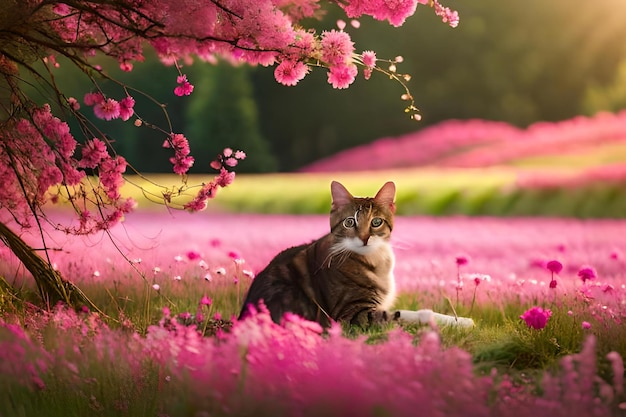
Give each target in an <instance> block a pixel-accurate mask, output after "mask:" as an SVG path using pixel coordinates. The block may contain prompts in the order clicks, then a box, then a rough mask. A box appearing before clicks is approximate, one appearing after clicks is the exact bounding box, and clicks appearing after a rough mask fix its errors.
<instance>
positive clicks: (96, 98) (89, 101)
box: [83, 92, 104, 106]
mask: <svg viewBox="0 0 626 417" xmlns="http://www.w3.org/2000/svg"><path fill="white" fill-rule="evenodd" d="M83 101H84V102H85V104H86V105H88V106H93V105H96V104H98V103H102V102H103V101H104V96H103V95H102V93H100V92H96V93H87V94H85V97H83Z"/></svg>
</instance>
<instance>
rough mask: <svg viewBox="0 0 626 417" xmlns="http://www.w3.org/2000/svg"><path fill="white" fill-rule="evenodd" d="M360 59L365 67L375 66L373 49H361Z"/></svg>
mask: <svg viewBox="0 0 626 417" xmlns="http://www.w3.org/2000/svg"><path fill="white" fill-rule="evenodd" d="M361 60H362V61H363V65H365V66H366V67H369V68H374V67H375V66H376V53H375V52H374V51H363V53H362V54H361Z"/></svg>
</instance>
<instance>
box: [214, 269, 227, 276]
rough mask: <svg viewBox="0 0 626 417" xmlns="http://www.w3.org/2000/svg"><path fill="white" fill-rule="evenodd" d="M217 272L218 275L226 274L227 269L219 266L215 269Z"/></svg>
mask: <svg viewBox="0 0 626 417" xmlns="http://www.w3.org/2000/svg"><path fill="white" fill-rule="evenodd" d="M215 273H216V274H217V275H226V269H225V268H217V269H216V270H215Z"/></svg>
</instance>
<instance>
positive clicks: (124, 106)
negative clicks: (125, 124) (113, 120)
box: [120, 96, 135, 121]
mask: <svg viewBox="0 0 626 417" xmlns="http://www.w3.org/2000/svg"><path fill="white" fill-rule="evenodd" d="M133 107H135V99H134V98H132V97H131V96H127V97H125V98H123V99H122V101H120V119H122V120H123V121H126V120H128V119H130V118H131V117H132V115H133V114H135V110H134V109H133Z"/></svg>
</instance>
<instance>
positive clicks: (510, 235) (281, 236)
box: [0, 150, 626, 417]
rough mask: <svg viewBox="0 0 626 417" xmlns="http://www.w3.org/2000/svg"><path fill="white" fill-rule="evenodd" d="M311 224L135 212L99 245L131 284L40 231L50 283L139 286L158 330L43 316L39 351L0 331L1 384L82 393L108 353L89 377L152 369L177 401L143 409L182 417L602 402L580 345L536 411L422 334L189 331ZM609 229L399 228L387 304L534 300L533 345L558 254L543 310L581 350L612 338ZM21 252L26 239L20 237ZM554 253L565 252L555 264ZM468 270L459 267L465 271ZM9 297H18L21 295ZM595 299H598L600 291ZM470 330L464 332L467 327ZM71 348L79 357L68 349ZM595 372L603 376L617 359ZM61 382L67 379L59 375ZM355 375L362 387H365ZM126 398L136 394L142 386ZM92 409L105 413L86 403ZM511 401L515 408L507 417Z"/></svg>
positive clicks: (94, 249) (484, 224) (10, 261)
mask: <svg viewBox="0 0 626 417" xmlns="http://www.w3.org/2000/svg"><path fill="white" fill-rule="evenodd" d="M224 155H230V156H228V157H232V155H235V152H234V151H232V150H230V151H229V150H226V151H225V152H224ZM64 215H65V214H63V213H59V216H61V217H62V216H64ZM327 223H328V219H327V216H264V215H241V214H238V215H229V214H207V215H202V216H200V215H192V214H189V213H186V212H167V211H165V210H163V212H162V213H159V212H158V210H153V211H151V212H138V213H135V214H134V215H133V216H130V217H128V218H127V219H126V221H125V222H124V223H123V224H122V225H119V226H117V227H115V228H113V229H112V231H111V232H112V237H113V239H114V242H115V245H116V246H117V248H120V249H121V250H122V251H123V253H124V255H125V256H126V257H127V258H128V259H131V260H133V268H136V270H137V271H139V272H140V273H143V274H144V277H145V279H147V282H146V281H144V279H142V278H141V277H140V276H138V275H137V273H136V272H133V271H134V270H133V269H131V268H130V266H129V265H128V264H127V263H125V262H124V261H123V260H121V259H120V257H119V256H120V254H119V253H118V252H117V249H116V248H115V246H114V245H113V243H112V242H111V241H109V240H108V239H102V238H99V237H94V236H89V237H87V236H86V237H84V238H81V237H79V238H78V239H75V240H74V239H70V238H68V237H67V236H64V235H63V234H61V233H56V232H50V236H51V237H52V238H53V239H54V242H55V246H57V247H62V248H63V249H64V252H60V251H59V252H57V251H54V252H51V254H50V255H51V257H52V261H53V262H54V264H55V265H56V267H57V268H58V269H59V270H60V271H61V272H62V273H63V274H64V275H65V276H68V277H71V279H72V281H73V282H75V283H76V284H78V285H81V286H86V288H88V287H89V286H93V285H106V286H108V288H110V291H113V290H114V289H115V288H117V289H118V290H119V289H123V290H124V291H131V293H132V294H136V293H142V292H143V290H142V288H144V286H145V285H147V286H148V289H149V290H150V291H149V296H150V297H152V303H153V304H157V305H156V306H155V308H157V309H159V310H158V311H159V315H158V317H161V314H162V315H163V318H162V319H161V321H160V323H159V324H156V325H153V326H151V327H150V328H149V329H148V333H147V335H146V336H140V335H138V334H136V333H134V332H132V331H131V332H128V331H126V332H120V331H115V330H112V329H110V328H108V326H107V325H106V324H104V323H103V322H101V321H100V320H99V319H98V316H97V315H94V314H91V313H89V312H88V311H83V312H80V313H74V312H71V311H68V310H65V309H57V310H55V311H54V312H53V313H52V314H51V315H49V316H47V317H48V318H47V319H46V320H47V321H41V322H40V323H38V324H36V325H35V324H31V325H30V329H31V330H30V331H33V329H37V328H39V326H42V325H44V324H45V323H50V324H51V325H52V326H54V327H55V328H58V329H59V330H56V331H57V332H61V333H60V334H61V335H62V337H61V338H60V339H59V340H58V342H57V343H51V344H47V345H45V346H47V347H45V348H44V347H43V346H42V345H41V344H40V343H39V341H38V340H37V339H36V338H32V337H30V336H28V335H27V334H26V333H25V332H24V331H23V330H22V329H21V327H19V326H17V327H11V325H9V324H8V323H6V322H2V321H0V344H2V346H3V352H4V353H3V355H5V357H6V355H14V356H12V357H13V358H17V359H14V360H11V361H2V362H0V376H1V375H5V376H6V375H9V376H11V377H12V378H14V379H13V380H14V381H15V383H16V384H23V386H27V387H31V388H32V389H34V390H44V392H46V390H47V389H49V388H48V387H56V388H55V389H59V388H58V387H59V386H63V384H66V383H67V384H76V383H78V384H79V386H82V385H85V384H87V385H86V386H89V385H88V382H87V381H88V380H89V378H90V375H92V372H93V370H92V368H91V366H93V365H90V359H88V358H90V357H91V355H92V353H90V352H92V351H93V352H94V354H95V353H96V352H108V356H104V357H100V358H101V359H99V362H98V363H100V364H102V366H105V367H107V369H108V370H109V371H108V372H116V371H115V370H120V369H126V370H129V371H130V372H133V373H134V375H135V378H139V379H141V378H147V376H145V375H144V370H145V368H143V367H142V366H141V364H142V363H144V364H145V363H146V362H145V361H146V360H147V361H149V362H148V363H150V364H152V365H151V366H155V367H156V368H157V369H159V372H158V373H155V374H154V375H153V376H151V377H150V378H155V380H154V383H155V384H157V383H158V384H164V386H171V387H179V388H180V389H181V390H183V391H184V392H185V395H180V393H178V391H176V392H175V393H172V392H171V391H168V390H165V391H161V393H160V394H159V395H156V396H153V397H151V398H155V399H154V400H153V401H157V402H161V401H162V403H160V404H161V406H162V407H163V409H164V410H167V409H168V407H170V406H173V405H172V404H180V403H179V402H177V401H182V400H181V399H179V400H176V399H175V398H185V399H186V401H189V404H194V406H197V407H199V408H198V410H202V409H208V408H210V409H212V408H211V407H215V406H218V407H227V409H224V410H223V413H222V414H224V415H231V414H238V413H239V412H243V411H242V410H243V408H242V407H245V406H246V404H248V405H250V404H254V407H255V412H257V413H261V412H262V411H263V410H266V409H265V408H263V407H269V408H267V410H266V411H267V412H268V413H270V412H272V413H275V412H277V411H276V410H281V411H280V412H281V413H287V414H291V413H292V411H293V412H295V411H297V410H300V411H302V410H305V411H304V413H303V414H302V413H301V415H305V416H306V415H309V414H311V415H318V414H319V407H320V406H323V407H324V409H325V410H326V411H325V415H337V416H341V415H346V413H358V414H359V415H366V414H368V413H370V412H371V411H372V410H374V409H377V410H381V409H384V410H385V411H386V412H389V413H391V414H393V415H399V416H403V415H407V416H409V415H414V413H415V410H416V409H418V408H419V409H420V410H425V412H428V413H434V414H437V413H441V414H444V415H468V414H467V413H469V414H471V415H501V416H509V415H510V416H516V417H518V416H522V417H526V416H528V417H531V416H532V417H538V416H544V415H545V416H548V415H550V416H553V415H554V414H553V410H554V409H559V410H561V411H562V413H565V414H563V415H567V413H574V414H576V413H579V412H581V410H584V411H585V412H586V413H588V414H590V415H594V414H598V413H600V414H602V413H606V411H607V407H609V403H607V402H606V400H604V399H599V397H597V396H596V394H594V393H595V392H597V391H595V390H594V389H590V388H589V386H588V385H586V384H587V383H586V382H585V381H587V380H592V379H593V378H592V377H585V378H583V377H582V375H595V372H596V370H595V366H596V365H595V356H594V355H595V354H594V340H593V339H589V340H588V341H587V344H586V345H585V346H586V348H585V349H586V350H583V351H582V352H581V353H580V354H577V355H573V356H571V357H566V360H565V362H564V365H563V368H562V370H561V371H560V372H558V373H553V374H551V376H547V375H546V377H545V378H544V380H545V382H544V385H542V387H543V389H544V390H545V394H543V396H541V397H537V396H535V395H533V394H531V393H530V392H529V391H528V390H525V389H523V388H521V387H520V386H518V385H514V384H512V383H511V382H510V381H509V380H508V379H507V377H506V376H504V375H498V373H497V372H495V371H494V372H493V373H491V374H489V375H479V374H477V373H475V370H474V366H473V363H472V357H471V356H470V354H469V353H467V352H465V351H463V350H461V349H458V348H444V347H443V345H442V343H441V341H440V339H439V336H438V335H437V334H435V333H433V332H428V331H427V332H425V333H422V334H421V336H419V340H418V341H416V340H415V336H411V335H410V334H408V333H407V332H405V331H403V330H401V329H400V328H397V329H395V330H393V331H392V332H391V333H390V334H389V335H388V339H387V340H386V341H385V342H380V343H376V344H364V343H363V340H362V339H349V338H345V337H343V336H341V329H340V328H339V327H333V328H331V329H330V331H329V335H328V337H320V336H319V333H320V329H319V326H318V325H316V324H315V323H309V322H305V321H303V320H301V319H299V318H298V317H296V316H293V315H291V316H286V317H285V318H284V321H283V323H282V325H276V324H274V323H273V322H272V321H271V318H270V316H269V315H268V314H267V313H265V312H264V311H261V312H260V313H259V314H257V315H256V316H254V317H253V318H251V319H249V320H246V321H243V322H240V323H237V322H235V323H234V324H233V325H232V329H231V330H230V331H228V332H221V331H218V336H216V337H208V338H207V337H201V336H200V335H199V333H198V329H197V327H194V326H206V323H208V321H206V320H207V319H209V318H210V319H213V320H223V319H222V316H225V317H230V316H231V315H232V314H236V313H237V312H236V311H234V310H232V311H218V310H217V309H218V308H219V305H220V303H223V301H222V300H220V294H224V291H233V290H232V288H240V289H241V290H243V291H245V289H246V287H247V285H249V283H250V280H252V279H254V275H255V273H256V272H258V271H260V270H261V269H262V268H263V267H264V266H265V265H266V264H267V262H268V261H269V260H270V259H271V258H272V257H273V256H274V255H276V253H278V252H279V251H280V250H282V249H284V248H286V247H289V246H293V245H297V244H300V243H302V242H306V241H310V240H311V239H315V238H317V237H319V236H321V235H322V234H323V233H325V232H326V231H327V229H328V224H327ZM172 224H175V227H171V226H170V225H172ZM623 227H625V226H624V222H621V221H585V222H581V221H576V220H557V219H551V220H547V219H543V220H542V219H534V220H533V219H506V220H500V219H486V218H483V219H481V218H476V219H471V218H451V219H429V218H419V217H415V218H407V217H399V218H397V221H396V226H395V228H394V235H393V240H392V244H393V246H394V248H395V253H396V257H397V259H396V268H395V275H396V279H397V284H398V291H399V292H400V294H403V293H404V294H406V293H410V294H417V295H419V296H417V298H416V302H417V303H418V308H436V306H441V305H442V304H441V301H442V300H443V298H444V297H452V295H454V294H455V293H457V291H456V289H457V288H458V285H459V280H460V281H461V282H463V281H469V282H471V286H472V287H473V289H474V292H473V294H472V292H467V293H463V292H461V293H460V295H459V296H460V297H461V298H460V299H459V304H460V305H465V306H469V304H470V303H472V304H473V303H474V302H476V305H477V306H480V305H487V304H489V303H496V305H504V303H506V302H511V301H512V300H515V302H516V303H521V305H528V306H531V307H532V306H533V305H535V303H536V300H542V302H543V303H544V304H543V305H544V307H537V306H535V307H532V308H529V309H528V310H527V311H526V312H524V313H523V314H522V315H521V319H522V320H523V321H522V322H521V324H520V325H524V326H528V327H530V328H531V329H542V330H541V332H542V333H543V332H546V331H548V330H549V329H547V328H546V327H548V326H546V325H547V324H548V323H549V320H552V319H553V318H551V317H550V316H551V311H552V307H551V308H550V309H548V308H546V307H547V306H546V303H552V302H553V297H552V296H553V294H554V291H552V290H549V288H548V286H549V277H547V276H546V274H545V265H547V264H548V263H549V260H552V259H554V256H555V255H556V254H557V253H558V254H559V257H560V258H561V259H562V266H563V269H562V270H561V272H560V278H561V279H562V280H563V285H561V286H560V291H562V293H559V295H560V296H563V297H564V296H566V295H568V296H569V297H570V299H573V300H574V299H580V300H581V301H582V302H581V305H584V308H583V307H577V308H575V309H574V311H572V313H571V315H569V316H567V317H569V319H570V320H575V321H574V323H578V324H577V328H578V329H579V330H580V331H584V332H586V333H585V334H587V335H589V336H590V337H591V338H593V335H594V332H596V331H599V330H600V329H601V328H603V327H608V326H619V325H620V323H622V321H623V319H624V318H626V312H625V311H624V305H626V304H625V303H624V302H625V301H626V288H625V285H624V284H623V270H624V269H623V267H624V266H623V264H622V261H621V260H617V259H612V258H611V257H610V253H611V252H612V251H614V250H615V248H616V247H618V248H621V247H626V236H625V234H624V233H622V232H621V230H623ZM268 230H273V231H277V230H280V233H267V231H268ZM557 231H559V233H557ZM592 231H593V232H592ZM25 237H26V238H27V239H32V240H33V242H34V241H35V240H36V239H35V238H36V235H34V234H33V235H29V234H26V235H25ZM539 237H541V239H539ZM563 242H565V243H566V244H567V248H568V250H567V251H566V252H561V251H559V250H558V249H557V248H558V246H559V244H562V243H563ZM460 253H462V254H464V255H458V254H460ZM465 254H467V255H465ZM470 254H471V255H470ZM470 256H471V260H472V261H471V263H469V262H467V260H468V259H469V257H470ZM0 257H1V258H2V260H3V262H2V263H1V264H0V266H1V268H0V269H1V271H0V272H1V273H2V274H3V275H4V276H15V271H16V270H19V268H18V264H17V262H16V260H15V259H14V258H13V257H12V255H11V254H10V253H9V252H8V250H7V249H6V248H4V249H1V248H0ZM537 259H544V261H543V262H536V260H537ZM464 261H465V262H464ZM459 262H460V263H461V264H463V266H462V267H463V269H464V271H463V272H462V273H460V272H459V271H458V267H459ZM581 264H583V265H594V268H595V269H596V270H597V271H598V272H599V275H598V278H596V280H594V281H593V282H589V281H588V282H586V285H585V286H584V287H585V288H584V289H585V293H584V294H583V293H582V292H581V290H582V289H583V285H582V284H581V282H580V279H579V278H578V276H577V272H578V269H577V268H576V267H571V266H569V265H581ZM96 272H97V273H96ZM207 276H208V277H209V278H208V279H207ZM234 282H237V284H236V285H235V286H233V285H234ZM24 283H25V284H26V285H31V286H32V281H31V280H28V279H25V281H24ZM112 283H115V284H112ZM609 285H610V286H611V288H612V289H611V290H610V291H605V289H606V288H608V286H609ZM237 286H239V287H237ZM133 287H136V288H137V289H135V290H132V288H133ZM122 294H123V293H122ZM182 295H184V296H185V297H187V298H188V299H190V300H192V305H193V307H192V308H191V309H190V311H186V310H180V309H179V308H178V307H176V306H175V305H170V304H169V303H168V302H167V300H168V299H169V298H171V297H181V296H182ZM163 306H166V308H164V309H162V307H163ZM557 307H558V306H557ZM161 309H162V310H163V313H160V311H161ZM472 316H473V318H474V319H475V320H476V321H477V323H478V325H479V326H480V315H475V314H473V315H472ZM203 320H205V321H204V322H203ZM179 323H186V324H190V325H191V326H190V327H187V326H182V325H180V324H179ZM203 323H204V324H203ZM596 323H598V324H596ZM48 334H49V333H48ZM537 334H541V333H537ZM73 346H81V350H79V351H76V350H74V349H73V348H72V347H73ZM9 352H13V353H9ZM15 355H17V356H15ZM83 355H84V356H83ZM611 358H613V359H612V361H613V362H612V363H614V365H613V366H614V367H615V368H616V369H618V368H619V366H620V363H621V362H619V360H621V357H620V356H619V355H617V356H615V355H612V356H611ZM109 361H114V365H113V362H109ZM568 361H569V362H568ZM109 363H110V365H107V364H109ZM568 363H577V364H578V365H576V366H569V365H567V364H568ZM68 367H69V368H68ZM67 369H71V370H70V371H69V374H68V373H67V371H66V370H67ZM64 375H70V376H71V378H70V377H68V378H69V379H66V378H65V376H64ZM371 375H376V383H375V384H372V383H371V381H372V380H371ZM109 378H111V377H109ZM66 381H67V382H66ZM459 381H461V382H459ZM507 381H509V382H507ZM602 384H604V385H602V386H601V389H602V390H603V391H602V392H612V393H613V392H614V393H617V392H618V391H615V390H617V389H618V387H619V384H620V380H619V378H617V377H616V379H615V381H614V383H612V384H613V385H611V384H609V383H608V382H603V383H602ZM68 386H74V385H68ZM141 386H142V387H143V388H140V389H149V387H150V386H151V385H150V384H144V385H141ZM403 387H410V388H406V389H404V388H403ZM613 387H615V390H614V388H613ZM31 388H29V389H31ZM69 392H73V391H72V390H69ZM1 395H2V394H0V397H1ZM94 395H95V394H94ZM170 395H171V396H174V398H172V397H170ZM571 395H574V396H575V398H576V399H575V400H572V398H574V397H570V396H571ZM612 395H618V394H612ZM96 397H97V398H98V399H99V400H100V401H105V403H106V401H107V400H106V399H103V398H102V394H98V395H97V396H96ZM241 398H246V401H245V402H242V401H241ZM488 398H492V399H495V400H494V401H488ZM565 398H569V399H568V400H565ZM77 401H78V402H79V403H80V401H79V400H77ZM111 401H112V400H111ZM123 401H130V400H123ZM511 401H514V402H515V404H518V405H519V406H516V407H511V406H510V402H511ZM106 404H109V403H106ZM548 405H550V406H549V407H548ZM1 407H2V406H1V405H0V410H2V408H1ZM203 407H204V408H203ZM259 407H260V408H259ZM381 407H382V408H381ZM290 410H291V411H290ZM306 410H310V412H309V411H306ZM546 410H551V411H550V412H549V413H548V411H546Z"/></svg>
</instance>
